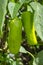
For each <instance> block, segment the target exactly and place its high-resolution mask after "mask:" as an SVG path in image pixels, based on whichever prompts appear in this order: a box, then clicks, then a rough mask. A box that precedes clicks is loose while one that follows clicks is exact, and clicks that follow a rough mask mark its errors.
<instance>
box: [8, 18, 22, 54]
mask: <svg viewBox="0 0 43 65" xmlns="http://www.w3.org/2000/svg"><path fill="white" fill-rule="evenodd" d="M9 28H10V31H9V37H8V46H9V50H10V52H11V53H13V54H16V53H18V52H19V49H20V46H21V41H22V22H21V20H19V19H18V18H15V19H14V20H11V21H10V23H9Z"/></svg>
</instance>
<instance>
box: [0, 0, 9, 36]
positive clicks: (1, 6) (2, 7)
mask: <svg viewBox="0 0 43 65" xmlns="http://www.w3.org/2000/svg"><path fill="white" fill-rule="evenodd" d="M7 1H8V0H0V37H1V35H2V26H3V23H4V20H5V14H6V6H7Z"/></svg>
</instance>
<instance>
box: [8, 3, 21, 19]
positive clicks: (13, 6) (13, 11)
mask: <svg viewBox="0 0 43 65" xmlns="http://www.w3.org/2000/svg"><path fill="white" fill-rule="evenodd" d="M20 8H21V4H20V3H12V2H10V3H9V4H8V10H9V13H10V15H11V17H12V18H15V17H16V16H17V13H18V11H19V9H20Z"/></svg>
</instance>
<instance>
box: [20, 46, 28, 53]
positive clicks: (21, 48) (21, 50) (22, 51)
mask: <svg viewBox="0 0 43 65" xmlns="http://www.w3.org/2000/svg"><path fill="white" fill-rule="evenodd" d="M19 52H21V53H27V51H26V50H25V48H24V47H22V46H21V47H20V50H19Z"/></svg>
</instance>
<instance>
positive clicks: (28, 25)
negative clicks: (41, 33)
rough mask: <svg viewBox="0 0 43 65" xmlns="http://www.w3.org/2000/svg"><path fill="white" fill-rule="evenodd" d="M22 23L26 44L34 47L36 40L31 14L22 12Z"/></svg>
mask: <svg viewBox="0 0 43 65" xmlns="http://www.w3.org/2000/svg"><path fill="white" fill-rule="evenodd" d="M22 23H23V26H24V31H25V33H26V39H27V43H28V44H30V45H36V44H37V39H36V35H35V28H34V22H33V13H31V12H30V11H28V12H23V14H22Z"/></svg>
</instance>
